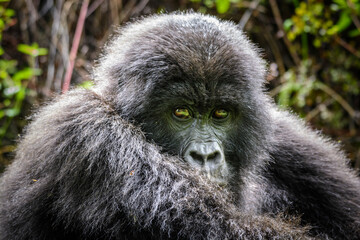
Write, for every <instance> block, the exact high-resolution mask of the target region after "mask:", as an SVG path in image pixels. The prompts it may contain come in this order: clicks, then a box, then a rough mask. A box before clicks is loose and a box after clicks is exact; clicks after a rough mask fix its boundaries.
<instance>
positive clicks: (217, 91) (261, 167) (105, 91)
mask: <svg viewBox="0 0 360 240" xmlns="http://www.w3.org/2000/svg"><path fill="white" fill-rule="evenodd" d="M265 73H266V70H265V63H264V61H263V60H262V59H261V58H260V57H259V51H258V49H257V48H256V47H255V46H254V45H253V44H251V43H250V42H249V40H248V39H247V38H246V36H245V35H244V33H243V32H242V31H240V30H238V29H237V28H236V25H234V24H233V23H230V22H226V21H220V20H218V19H216V18H214V17H211V16H204V15H201V14H197V13H172V14H164V15H154V16H150V17H147V18H144V19H141V20H137V21H135V22H133V23H131V24H128V25H127V26H125V27H123V28H122V29H121V30H120V33H119V34H118V35H116V36H114V37H113V38H112V40H111V41H110V43H108V44H107V45H106V47H105V50H104V54H103V55H102V57H100V59H99V60H98V62H97V64H96V67H95V68H94V76H93V78H94V81H95V85H94V86H93V87H92V88H90V89H72V90H71V91H69V92H68V93H66V94H63V95H61V96H58V97H57V98H55V99H54V100H53V101H52V102H51V103H49V104H47V105H46V106H43V107H42V108H41V109H40V110H39V111H37V113H36V114H34V115H33V118H32V122H31V124H30V125H29V126H28V127H27V128H26V131H25V134H24V135H23V137H22V138H21V140H20V142H19V144H18V149H17V151H16V157H15V160H14V162H13V163H12V164H11V165H10V166H9V167H8V168H7V170H6V171H5V173H4V174H3V176H2V178H1V187H0V198H1V199H0V204H1V205H0V239H7V240H8V239H312V238H320V239H360V181H359V178H358V177H357V176H356V173H355V172H354V171H353V170H351V169H350V168H349V167H348V164H347V161H348V160H347V159H346V157H345V155H344V153H343V152H342V151H341V150H340V149H339V147H338V146H337V145H336V144H334V143H332V142H331V141H329V140H328V139H327V138H325V137H323V136H321V135H320V134H319V133H317V132H315V131H313V130H311V129H310V128H309V127H307V126H305V124H304V123H303V122H302V121H301V120H299V119H298V118H297V117H295V116H293V115H292V114H291V113H289V112H287V111H285V110H280V109H278V108H277V107H276V105H275V104H274V102H273V101H272V100H270V98H269V97H268V96H267V95H266V93H265V91H264V79H265V77H264V76H265Z"/></svg>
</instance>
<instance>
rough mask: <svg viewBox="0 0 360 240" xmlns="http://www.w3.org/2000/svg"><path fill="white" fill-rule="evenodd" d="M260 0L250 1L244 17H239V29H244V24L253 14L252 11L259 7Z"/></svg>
mask: <svg viewBox="0 0 360 240" xmlns="http://www.w3.org/2000/svg"><path fill="white" fill-rule="evenodd" d="M259 3H260V0H255V1H252V2H251V3H250V7H249V8H248V9H247V10H246V12H245V13H244V15H243V16H242V17H241V19H240V22H239V24H238V26H239V28H240V29H244V27H245V25H246V23H247V22H248V21H249V19H250V17H251V15H252V13H253V12H254V10H255V9H256V8H257V6H258V5H259Z"/></svg>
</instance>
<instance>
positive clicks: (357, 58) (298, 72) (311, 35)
mask: <svg viewBox="0 0 360 240" xmlns="http://www.w3.org/2000/svg"><path fill="white" fill-rule="evenodd" d="M293 3H294V6H295V10H294V14H293V15H292V16H291V17H290V18H288V19H286V20H285V21H284V29H285V31H286V34H287V37H288V39H289V40H290V41H291V42H292V43H293V44H294V45H293V47H294V48H295V49H296V52H299V53H301V58H302V61H301V62H300V64H298V65H296V66H293V67H291V68H290V69H289V70H288V71H287V72H286V73H285V74H284V75H283V77H282V85H281V88H280V91H279V94H278V96H277V99H278V103H279V104H280V105H282V106H285V107H289V106H290V107H292V108H293V109H294V110H295V111H296V112H298V113H299V114H300V115H301V116H303V117H307V118H308V119H310V118H312V117H314V116H313V115H311V114H310V115H308V114H309V113H311V112H310V110H309V109H311V110H314V111H317V113H318V116H319V117H320V119H319V120H318V121H317V123H321V122H322V123H324V124H326V125H328V126H331V127H332V128H334V129H341V128H344V127H346V126H349V124H351V122H354V121H359V119H358V116H356V112H355V110H354V109H353V108H354V107H356V106H350V105H351V101H352V99H354V98H356V96H357V97H358V96H359V92H360V85H359V75H358V74H359V71H358V70H359V69H360V52H359V49H358V47H360V45H359V40H360V39H359V36H360V32H359V30H360V29H359V28H358V27H360V26H357V25H356V24H355V23H356V21H357V19H358V17H359V16H360V1H359V0H333V1H331V4H325V1H317V0H309V1H307V2H304V1H301V2H299V1H293ZM353 21H355V23H354V22H353ZM338 92H341V94H338ZM342 96H343V97H342ZM306 107H308V108H306ZM357 110H358V109H357ZM349 115H350V117H351V118H348V117H346V116H349Z"/></svg>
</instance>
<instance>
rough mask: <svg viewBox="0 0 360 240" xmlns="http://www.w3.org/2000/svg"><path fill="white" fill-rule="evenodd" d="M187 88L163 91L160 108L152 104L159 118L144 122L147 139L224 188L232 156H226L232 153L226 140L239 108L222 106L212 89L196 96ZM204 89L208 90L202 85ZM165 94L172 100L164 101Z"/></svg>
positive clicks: (175, 87) (177, 85)
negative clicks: (228, 151)
mask: <svg viewBox="0 0 360 240" xmlns="http://www.w3.org/2000/svg"><path fill="white" fill-rule="evenodd" d="M184 85H185V86H184V87H182V85H180V84H175V85H174V84H169V85H168V87H166V86H163V87H162V91H164V92H163V94H161V96H162V97H163V99H164V101H163V103H162V104H161V105H159V106H156V104H153V107H151V109H152V110H153V114H155V115H156V116H153V120H150V121H149V119H147V120H145V121H144V125H143V129H144V131H145V133H146V134H147V136H148V138H151V139H152V140H154V141H155V142H156V144H158V145H161V146H162V147H163V149H164V150H165V151H166V152H169V153H171V154H177V155H180V156H181V157H182V158H183V159H184V160H185V161H186V162H187V163H189V164H190V165H191V166H193V167H194V168H196V169H198V170H200V172H202V173H203V174H204V175H206V176H207V177H208V178H209V179H210V180H212V181H214V182H216V183H218V184H220V185H225V184H226V183H227V182H228V178H229V177H230V168H231V166H230V165H229V161H228V160H229V158H230V156H226V150H229V148H228V146H226V140H227V138H228V137H229V136H230V132H231V130H232V129H233V126H234V125H235V124H236V120H237V119H238V113H237V111H236V106H232V105H231V104H227V103H225V102H223V100H224V99H223V98H222V97H221V95H219V97H216V94H211V93H210V92H211V91H209V89H208V90H207V91H206V92H208V94H207V95H205V96H196V94H195V90H196V89H194V88H191V87H190V86H188V85H187V84H184ZM198 85H201V84H200V83H199V84H198ZM167 88H172V91H170V89H167ZM198 88H199V86H198ZM201 88H203V89H207V88H209V87H207V86H206V84H203V86H202V87H201ZM220 88H221V87H220ZM189 89H190V90H189ZM174 91H176V93H175V92H174ZM165 92H168V93H169V92H171V93H173V94H169V95H173V96H172V97H171V96H169V97H165V96H166V95H167V94H165ZM174 94H177V95H178V96H176V97H174ZM191 94H194V95H195V96H192V97H191ZM150 104H151V103H150ZM154 126H156V127H154Z"/></svg>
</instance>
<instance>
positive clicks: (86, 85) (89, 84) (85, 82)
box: [79, 81, 94, 89]
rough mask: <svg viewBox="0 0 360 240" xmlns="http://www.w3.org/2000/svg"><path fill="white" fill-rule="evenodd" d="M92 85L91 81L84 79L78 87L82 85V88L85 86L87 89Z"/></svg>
mask: <svg viewBox="0 0 360 240" xmlns="http://www.w3.org/2000/svg"><path fill="white" fill-rule="evenodd" d="M92 86H94V83H93V82H92V81H84V82H82V83H80V84H79V87H82V88H85V89H89V88H91V87H92Z"/></svg>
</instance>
